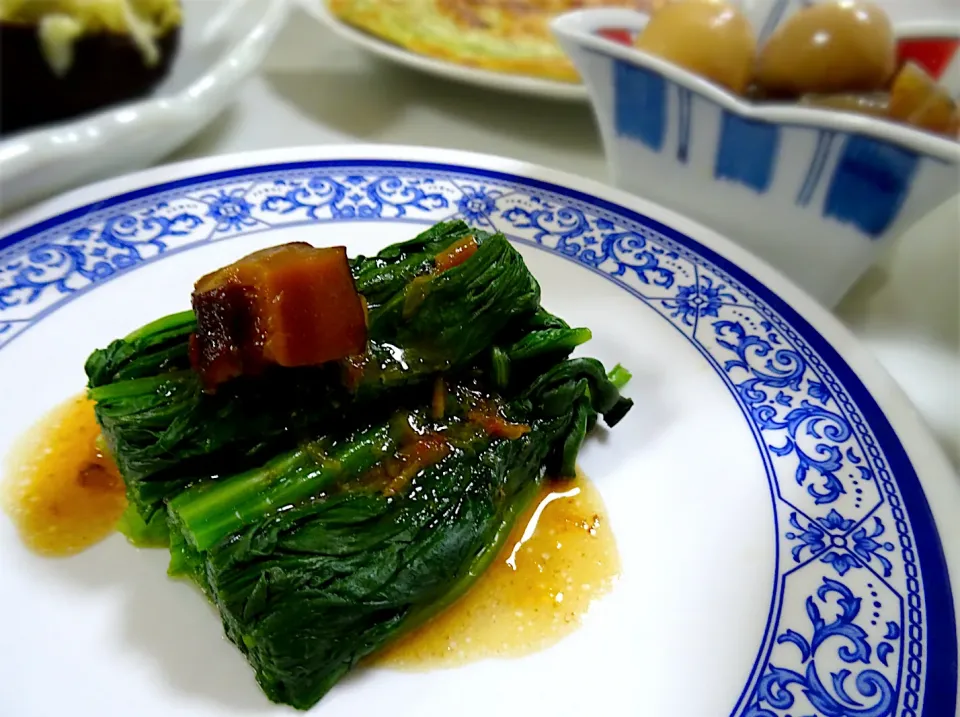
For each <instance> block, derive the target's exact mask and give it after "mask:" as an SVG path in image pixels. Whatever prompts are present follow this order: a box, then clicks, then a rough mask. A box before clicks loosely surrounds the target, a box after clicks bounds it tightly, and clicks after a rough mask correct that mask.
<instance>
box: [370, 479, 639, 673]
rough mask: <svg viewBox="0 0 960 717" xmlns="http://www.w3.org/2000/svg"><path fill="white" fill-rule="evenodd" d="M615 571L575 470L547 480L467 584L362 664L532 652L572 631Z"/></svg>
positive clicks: (593, 495) (450, 661) (594, 507)
mask: <svg viewBox="0 0 960 717" xmlns="http://www.w3.org/2000/svg"><path fill="white" fill-rule="evenodd" d="M619 572H620V558H619V555H618V553H617V546H616V543H615V541H614V538H613V533H612V532H611V530H610V526H609V524H608V523H607V520H606V517H605V511H604V506H603V500H602V499H601V497H600V494H599V493H598V491H597V490H596V488H594V487H593V485H592V484H591V483H590V481H589V480H588V479H587V478H585V477H583V476H579V477H578V478H577V479H576V480H572V481H565V482H550V483H548V484H547V485H546V486H544V488H543V489H542V490H541V493H540V495H539V496H538V499H537V500H535V501H534V507H533V508H531V509H530V510H528V511H527V513H526V514H525V515H523V516H521V517H520V520H518V521H517V525H516V526H515V528H514V530H513V533H512V534H511V535H510V537H509V539H508V540H507V542H506V544H505V546H504V549H503V551H502V553H501V554H500V555H499V556H498V557H497V559H496V560H495V561H494V563H493V564H492V565H491V566H490V567H489V568H488V569H487V571H486V572H485V573H484V574H483V575H482V576H481V577H480V579H479V580H478V581H477V582H476V584H475V585H474V586H473V587H472V588H471V589H470V591H469V592H467V594H466V595H464V596H463V597H462V598H460V600H458V601H457V602H456V603H454V604H453V605H451V606H450V607H449V608H448V609H447V610H445V611H444V612H442V613H441V614H440V615H438V616H437V617H435V618H434V619H433V620H431V621H430V622H428V623H427V624H425V625H424V626H423V627H421V628H419V629H418V630H416V631H414V632H412V633H410V634H409V635H407V636H405V637H403V638H401V639H400V640H399V641H398V642H397V643H395V644H394V645H391V646H389V647H388V648H386V649H385V650H384V651H382V652H380V653H379V654H377V655H375V656H374V657H373V658H372V660H371V663H370V664H372V665H375V666H381V667H390V668H396V669H403V670H420V669H430V668H435V667H453V666H456V665H462V664H464V663H468V662H473V661H476V660H482V659H485V658H491V657H520V656H522V655H527V654H530V653H533V652H537V651H539V650H542V649H544V648H546V647H549V646H550V645H553V644H554V643H556V642H558V641H559V640H560V639H561V638H563V637H564V636H566V635H568V634H570V633H571V632H573V631H574V630H576V629H577V627H578V626H579V625H580V621H581V619H582V618H583V616H584V615H585V614H586V613H587V611H588V609H589V608H590V605H591V603H592V602H593V601H594V600H595V599H597V598H599V597H601V596H603V595H604V594H605V593H606V592H608V591H609V590H610V588H611V587H613V585H614V583H615V582H616V578H617V575H618V574H619Z"/></svg>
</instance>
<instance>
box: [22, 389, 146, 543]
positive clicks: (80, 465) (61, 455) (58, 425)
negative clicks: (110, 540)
mask: <svg viewBox="0 0 960 717" xmlns="http://www.w3.org/2000/svg"><path fill="white" fill-rule="evenodd" d="M99 435H100V427H99V426H98V425H97V421H96V418H95V417H94V413H93V403H92V402H91V401H89V400H88V399H87V398H86V397H85V396H78V397H75V398H72V399H70V400H69V401H66V402H65V403H63V404H62V405H60V406H59V407H57V408H56V409H54V410H53V411H51V412H50V413H49V414H48V415H47V416H45V417H44V418H43V419H41V421H40V422H39V423H37V424H36V425H35V426H34V427H33V428H31V429H30V431H29V432H28V433H27V434H26V435H25V436H24V438H23V439H22V440H21V441H20V443H19V444H18V445H17V447H16V449H15V450H14V452H13V454H12V455H11V456H10V458H9V459H8V461H9V462H8V465H7V470H6V475H5V480H4V485H3V488H4V490H3V504H4V508H5V509H6V511H7V512H8V513H9V514H10V517H11V518H12V519H13V522H14V524H15V525H16V526H17V529H18V531H19V532H20V536H21V538H22V539H23V542H24V543H25V544H26V545H27V547H29V548H31V549H32V550H34V551H36V552H38V553H41V554H43V555H51V556H58V555H73V554H75V553H78V552H80V551H81V550H83V549H85V548H88V547H89V546H91V545H93V544H94V543H96V542H98V541H100V540H102V539H103V538H105V537H106V536H107V535H109V534H110V533H111V532H113V530H114V528H115V526H116V524H117V520H118V519H119V518H120V514H121V513H123V510H124V508H125V507H126V504H127V500H126V496H125V494H124V488H123V480H122V479H121V478H120V474H119V473H118V471H117V468H116V466H115V465H114V463H113V460H112V459H111V458H110V457H109V456H105V455H103V453H101V452H100V450H99V449H98V447H97V437H98V436H99Z"/></svg>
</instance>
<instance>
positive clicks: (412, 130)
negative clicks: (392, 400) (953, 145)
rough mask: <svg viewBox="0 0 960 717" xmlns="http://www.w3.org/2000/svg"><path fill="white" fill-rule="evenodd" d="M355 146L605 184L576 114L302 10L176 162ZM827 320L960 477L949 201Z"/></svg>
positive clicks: (590, 127)
mask: <svg viewBox="0 0 960 717" xmlns="http://www.w3.org/2000/svg"><path fill="white" fill-rule="evenodd" d="M937 1H938V0H926V2H925V3H921V4H920V5H921V6H922V7H918V12H920V11H921V10H922V12H920V16H924V17H929V16H931V15H933V16H935V15H936V13H937V10H936V9H935V6H937ZM952 1H955V0H951V2H952ZM888 4H889V5H891V6H892V11H893V14H897V13H899V17H902V16H904V13H906V11H905V10H904V8H903V2H902V1H901V0H893V1H892V2H891V0H888ZM947 5H948V6H949V3H947ZM924 8H925V9H924ZM954 12H956V10H954ZM355 141H362V142H391V143H399V144H416V145H433V146H439V147H449V148H456V149H466V150H473V151H478V152H488V153H492V154H499V155H505V156H510V157H515V158H517V159H522V160H527V161H531V162H537V163H539V164H544V165H547V166H550V167H555V168H557V169H563V170H566V171H569V172H574V173H577V174H581V175H583V176H586V177H590V178H592V179H599V180H603V181H606V179H607V174H606V166H605V163H604V158H603V153H602V149H601V146H600V138H599V136H598V134H597V131H596V128H595V126H594V122H593V116H592V114H591V111H590V108H589V107H588V106H587V105H586V104H583V105H581V104H576V103H562V102H550V101H544V100H535V99H526V98H523V97H516V96H512V95H507V94H500V93H496V92H492V91H485V90H482V89H478V88H475V87H469V86H463V85H457V84H454V83H452V82H447V81H444V80H439V79H436V78H433V77H429V76H426V75H421V74H418V73H415V72H412V71H410V70H406V69H403V68H398V67H395V66H392V65H389V64H387V63H385V62H383V61H380V60H376V59H374V58H372V57H370V56H368V55H367V54H365V53H363V52H362V51H360V50H359V49H357V48H355V47H353V46H351V45H349V44H347V43H345V42H344V41H343V40H341V39H340V38H338V37H337V36H335V35H334V34H333V33H331V32H330V31H329V30H327V29H326V28H325V27H323V26H321V25H320V24H319V23H317V22H315V21H314V20H312V19H311V18H310V17H308V16H307V15H306V14H305V13H304V12H302V11H300V10H295V11H294V12H293V13H292V14H291V17H290V20H289V22H288V23H287V26H286V28H285V29H284V30H283V31H282V32H281V33H280V35H279V37H278V38H277V41H276V43H275V45H274V47H273V50H272V52H271V54H270V56H269V58H268V60H267V63H266V65H265V67H264V70H263V72H262V73H261V75H260V76H258V77H255V78H254V79H252V80H251V81H250V82H249V83H248V84H247V85H246V87H245V88H244V89H243V91H242V93H241V95H240V97H239V98H238V100H237V102H236V104H235V105H234V106H233V107H232V108H231V109H229V110H228V111H227V112H226V113H224V114H223V115H222V116H221V117H220V118H219V119H218V120H216V121H215V122H214V123H213V124H212V125H210V127H208V128H207V129H206V130H205V131H204V132H203V133H202V134H201V135H200V136H199V137H198V138H197V139H196V140H194V141H193V142H191V143H190V144H189V145H188V146H186V147H185V148H183V149H182V150H181V151H179V152H178V153H177V154H176V155H175V157H174V158H175V159H186V158H193V157H201V156H206V155H209V154H220V153H226V152H236V151H243V150H251V149H263V148H270V147H282V146H290V145H302V144H326V143H335V142H355ZM771 230H772V231H773V229H771ZM837 313H838V314H839V316H840V318H841V319H842V320H843V321H844V322H845V323H846V324H847V325H848V326H849V327H850V328H852V329H853V330H854V332H855V333H856V334H857V335H858V336H859V337H860V338H861V339H862V340H863V341H864V342H865V343H866V344H867V346H868V347H869V348H870V349H872V350H873V352H874V353H875V354H876V356H877V357H878V358H879V359H880V361H881V363H883V365H884V366H885V367H886V368H887V369H888V370H889V371H890V372H891V373H892V374H893V376H894V378H896V379H897V381H898V382H899V383H900V385H901V386H902V387H903V389H904V390H905V391H906V393H907V394H908V396H909V397H910V398H911V399H912V400H913V402H914V403H915V404H916V406H917V407H918V408H919V409H920V412H921V413H922V414H923V416H924V418H925V419H926V420H927V422H928V423H929V425H930V426H931V428H932V429H933V430H934V432H935V434H936V436H937V438H938V439H939V441H940V443H941V445H942V446H943V447H944V449H945V450H946V451H947V453H948V456H949V457H950V459H951V461H952V462H953V464H954V467H960V198H954V199H953V200H950V201H949V202H947V203H945V204H944V205H942V206H941V207H940V208H939V209H938V210H937V211H935V212H933V213H932V214H931V215H930V216H929V217H928V218H927V219H926V220H925V221H923V222H921V223H920V224H918V225H917V226H916V227H915V228H914V229H913V230H912V231H911V232H910V233H909V234H908V235H907V236H905V237H903V239H902V240H901V241H900V242H899V243H898V244H897V245H896V246H895V247H893V249H892V251H890V252H889V254H888V255H887V256H886V257H885V258H884V260H883V261H881V262H880V264H878V265H877V266H876V267H874V269H872V270H871V271H870V272H869V273H868V274H867V275H866V276H865V277H864V278H863V279H861V281H860V282H859V283H858V284H857V285H856V286H855V287H854V289H853V290H852V291H851V292H850V294H848V296H847V297H846V299H845V300H844V301H843V302H842V303H841V304H840V306H839V308H838V311H837Z"/></svg>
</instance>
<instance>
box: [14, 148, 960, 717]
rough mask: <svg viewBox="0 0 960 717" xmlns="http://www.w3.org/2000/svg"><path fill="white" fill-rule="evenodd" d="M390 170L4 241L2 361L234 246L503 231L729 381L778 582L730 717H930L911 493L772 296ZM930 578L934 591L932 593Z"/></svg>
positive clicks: (322, 167)
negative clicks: (422, 230) (454, 223)
mask: <svg viewBox="0 0 960 717" xmlns="http://www.w3.org/2000/svg"><path fill="white" fill-rule="evenodd" d="M390 164H391V163H389V162H381V163H377V162H370V161H357V162H354V163H352V164H351V163H348V162H328V163H324V162H315V163H301V164H297V165H290V166H289V167H281V168H279V169H278V168H277V167H269V168H260V169H258V168H255V167H254V168H249V169H247V170H240V171H236V172H231V173H229V174H230V176H229V177H224V178H219V179H218V178H211V177H199V178H196V180H195V181H193V182H192V183H189V182H188V183H186V184H187V186H184V185H185V183H184V182H178V183H177V184H178V186H177V187H176V188H173V189H167V188H164V187H162V186H161V187H157V188H155V191H152V192H146V193H143V192H141V193H139V194H140V195H142V196H139V197H137V198H134V199H130V200H123V199H122V198H120V199H118V200H117V201H116V202H112V203H111V202H104V203H101V204H100V205H97V207H95V208H94V209H93V210H91V211H87V212H83V213H80V214H79V215H78V216H77V217H76V218H70V217H67V219H66V220H65V221H62V222H60V223H55V224H54V225H53V226H52V227H50V228H46V229H43V230H42V231H31V230H26V231H24V232H20V233H19V234H18V235H15V236H12V237H7V238H3V239H0V347H2V346H3V345H4V344H5V343H9V342H10V341H12V340H13V339H14V338H15V337H16V336H18V335H19V334H20V333H22V331H24V330H25V329H27V328H28V327H29V326H31V325H32V324H34V323H36V322H37V321H39V320H40V319H42V318H43V316H45V315H46V314H47V313H49V312H50V311H52V310H54V309H55V308H56V307H57V306H59V305H62V304H63V303H65V302H66V301H69V300H70V299H71V298H73V297H74V296H75V295H77V294H79V293H81V292H83V291H86V290H89V289H91V288H92V287H94V286H96V285H97V284H98V283H99V282H103V281H106V280H108V279H110V278H111V277H113V276H115V275H117V274H119V273H122V272H125V271H129V270H132V269H134V268H136V267H137V266H139V265H142V264H143V263H145V262H148V261H153V260H156V259H157V258H160V257H162V256H163V255H164V254H165V253H168V252H170V251H174V250H181V249H185V248H189V247H192V246H201V245H203V244H204V243H205V242H207V241H210V240H213V239H219V238H221V237H225V236H237V235H243V234H249V233H253V232H258V231H263V230H266V229H270V228H274V227H278V226H284V225H292V224H302V223H310V222H327V221H407V222H411V223H416V224H419V225H426V224H431V223H433V222H436V221H440V220H442V219H448V218H453V217H460V218H463V219H464V220H466V221H468V222H469V223H471V224H473V225H475V226H479V227H483V228H487V229H497V230H500V231H503V232H504V233H506V234H507V235H508V236H509V237H511V238H512V239H514V240H516V241H519V242H524V243H527V244H532V245H535V246H538V247H541V248H543V249H545V250H547V251H550V252H554V253H557V254H559V255H561V256H563V257H565V258H567V259H569V260H571V261H574V262H577V263H578V264H580V265H582V266H584V268H586V269H589V270H591V271H593V272H596V273H600V274H603V275H606V276H607V277H609V278H610V279H612V280H613V281H615V282H617V283H618V284H619V285H620V286H621V287H623V288H624V289H626V290H627V291H629V292H630V293H631V294H633V295H634V296H636V297H637V298H638V299H639V300H640V301H642V302H644V303H645V304H646V305H647V306H648V307H649V308H650V309H652V310H653V311H656V312H657V313H658V314H659V315H660V316H662V317H663V318H664V319H665V320H667V321H669V322H671V324H672V325H673V326H674V327H675V328H676V329H677V330H678V331H680V332H681V333H682V334H683V335H684V336H686V337H687V339H688V340H689V341H691V342H693V343H694V344H696V345H697V346H698V347H699V348H700V350H701V352H702V353H703V354H704V356H705V357H706V358H707V360H708V361H709V362H710V363H711V365H712V366H713V368H714V369H715V370H716V372H717V373H718V375H719V376H720V377H721V378H722V379H723V380H724V381H725V382H726V384H727V386H728V387H729V390H730V391H731V393H732V395H733V396H734V397H735V398H736V400H737V401H738V402H739V404H740V406H741V408H742V410H743V413H744V415H745V416H746V417H747V419H748V422H749V424H750V428H751V430H752V432H753V433H754V435H755V436H756V438H757V441H758V445H759V446H761V449H762V450H761V453H762V458H763V460H764V462H765V465H766V466H767V472H768V478H769V481H770V489H771V493H772V495H773V496H774V505H775V519H776V520H775V523H776V525H777V526H778V527H777V531H778V536H777V545H776V548H777V550H776V554H777V556H778V557H777V566H776V575H777V579H776V585H775V590H774V593H773V595H772V597H771V616H772V619H771V620H770V621H769V622H768V626H767V631H766V635H765V637H764V640H763V644H761V645H760V646H759V648H758V651H757V660H756V663H755V665H754V669H753V672H752V674H750V675H749V676H746V680H745V686H744V688H743V692H742V694H741V697H740V699H739V701H738V702H737V704H736V705H735V706H734V707H733V709H732V714H734V715H742V716H744V717H786V716H787V715H794V716H799V715H825V716H827V717H844V716H846V717H854V716H857V717H880V716H881V715H894V714H896V715H903V716H906V717H911V716H915V715H918V714H921V713H922V712H923V707H924V703H923V699H924V694H925V690H924V686H923V680H924V679H925V674H926V673H925V671H926V670H927V669H928V660H929V656H930V653H929V650H928V649H927V648H926V646H925V643H926V641H927V640H928V639H929V638H928V637H927V634H926V633H925V631H928V630H930V629H931V627H930V625H929V622H930V620H929V618H928V616H927V615H926V613H925V609H926V608H925V605H926V602H925V591H926V590H929V588H928V587H927V586H928V584H930V583H926V582H925V576H924V575H921V572H920V566H919V562H918V557H917V554H916V552H915V549H914V545H915V542H916V539H915V535H914V528H912V527H911V522H910V519H909V518H908V517H907V516H906V514H905V509H904V499H903V495H902V493H901V490H900V487H899V486H898V484H897V483H896V482H895V481H894V478H893V475H892V473H891V467H890V461H889V459H888V458H887V456H886V454H885V447H884V448H882V447H881V446H880V443H879V441H878V438H877V435H876V434H875V432H874V430H873V428H872V423H871V421H868V420H867V418H866V416H865V414H864V411H863V410H862V409H861V408H859V407H858V406H857V405H856V404H855V403H854V401H853V399H852V398H851V396H850V394H849V392H848V390H847V388H846V384H845V382H844V381H842V380H841V379H840V378H839V377H838V375H837V373H836V372H835V371H834V370H832V369H831V368H830V367H829V366H828V364H827V362H826V361H825V360H824V359H823V357H822V356H821V355H820V354H818V353H817V352H816V351H814V349H813V347H812V346H811V344H810V342H809V341H807V340H806V338H805V337H804V336H802V335H801V334H800V333H799V332H798V330H797V329H796V328H795V327H794V326H793V325H791V324H790V323H789V322H788V321H787V320H785V319H784V317H783V316H782V314H781V313H780V312H778V311H777V310H775V309H774V308H773V306H772V305H771V302H769V301H767V300H765V299H764V298H763V296H762V295H761V291H765V290H763V289H762V287H760V285H759V284H758V285H756V286H747V285H746V284H745V283H744V282H742V281H741V280H740V279H738V278H736V277H735V276H733V275H732V274H731V273H729V272H728V271H727V270H725V269H724V268H722V266H721V263H720V262H719V261H717V260H712V259H709V258H708V255H707V252H706V251H705V250H703V248H702V247H699V245H697V244H696V243H695V242H693V241H692V240H687V239H685V238H683V237H679V239H678V235H676V233H675V232H672V230H669V229H666V228H664V227H662V226H660V225H659V224H657V223H656V222H653V221H652V220H645V221H642V219H643V218H642V217H639V215H635V214H633V213H631V212H628V211H627V210H620V211H617V208H616V207H613V205H609V204H607V203H606V202H602V201H600V200H594V201H591V198H590V197H586V196H585V195H580V194H578V193H576V192H572V191H569V190H563V189H562V188H560V187H553V186H552V185H543V184H542V183H537V182H533V181H530V180H523V179H521V178H519V177H510V176H508V175H498V174H496V173H492V172H485V171H481V170H471V169H469V168H464V167H461V168H451V167H446V166H438V165H422V166H417V165H416V164H413V163H399V164H401V165H403V166H402V167H400V168H396V167H394V168H390V167H389V166H385V165H390ZM394 164H397V163H394ZM310 165H312V166H310ZM345 165H349V166H345ZM101 207H102V208H101ZM638 217H639V218H638ZM670 233H672V234H673V236H668V234H670ZM920 519H921V520H922V519H923V518H922V517H921V518H920ZM938 579H939V580H941V581H942V580H944V579H945V577H944V576H934V577H932V578H930V580H934V581H936V580H938ZM932 584H933V585H935V586H936V585H938V584H937V583H936V582H933V583H932ZM780 615H804V616H806V621H805V622H804V623H801V622H799V621H798V622H794V621H787V620H781V619H780V618H779V617H778V616H780ZM952 649H953V650H955V646H953V647H952Z"/></svg>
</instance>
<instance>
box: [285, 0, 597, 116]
mask: <svg viewBox="0 0 960 717" xmlns="http://www.w3.org/2000/svg"><path fill="white" fill-rule="evenodd" d="M299 1H300V4H301V5H302V6H303V8H304V9H305V10H306V11H307V12H308V13H309V14H310V15H312V16H313V17H314V18H316V19H317V20H319V21H320V22H321V23H323V24H324V25H325V26H326V27H328V28H330V30H332V31H333V32H334V33H336V34H337V35H338V36H339V37H341V38H343V39H344V40H346V41H347V42H349V43H351V44H354V45H356V46H357V47H360V48H362V49H364V50H366V51H368V52H370V53H372V54H374V55H376V56H377V57H380V58H382V59H384V60H388V61H390V62H395V63H397V64H398V65H403V66H405V67H409V68H411V69H414V70H419V71H420V72H426V73H428V74H430V75H434V76H435V77H442V78H443V79H445V80H451V81H453V82H461V83H464V84H467V85H474V86H476V87H483V88H485V89H488V90H498V91H502V92H509V93H511V94H516V95H526V96H529V97H540V98H543V99H550V100H564V101H576V102H583V101H585V100H586V99H587V90H586V88H585V87H584V86H583V85H582V84H580V83H573V82H558V81H556V80H547V79H541V78H539V77H529V76H525V75H515V74H510V73H507V72H493V71H491V70H483V69H480V68H478V67H469V66H467V65H458V64H456V63H454V62H444V61H443V60H437V59H434V58H432V57H427V56H426V55H419V54H417V53H415V52H410V51H409V50H407V49H404V48H403V47H400V46H399V45H394V44H393V43H390V42H386V41H385V40H381V39H379V38H378V37H375V36H374V35H371V34H369V33H366V32H362V31H360V30H358V29H356V28H355V27H351V26H350V25H348V24H347V23H345V22H342V21H341V20H339V19H338V18H337V17H335V16H334V15H333V13H331V12H330V10H329V9H328V8H327V4H326V1H325V0H299Z"/></svg>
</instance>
